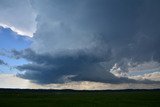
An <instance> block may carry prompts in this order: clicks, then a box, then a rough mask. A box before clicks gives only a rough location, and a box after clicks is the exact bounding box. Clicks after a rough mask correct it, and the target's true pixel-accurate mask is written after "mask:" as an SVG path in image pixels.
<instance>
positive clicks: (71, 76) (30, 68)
mask: <svg viewBox="0 0 160 107" xmlns="http://www.w3.org/2000/svg"><path fill="white" fill-rule="evenodd" d="M13 53H14V55H15V56H16V55H18V56H19V57H21V58H25V59H27V60H28V61H31V62H32V63H30V64H25V65H22V66H17V69H19V70H20V71H26V72H25V73H24V74H17V76H18V77H21V78H24V79H29V80H31V81H32V82H35V83H38V84H51V83H64V82H67V81H68V80H70V81H94V82H103V83H116V84H117V83H147V84H148V83H158V82H153V81H149V80H144V81H136V80H132V79H128V78H125V77H116V76H114V75H113V74H112V73H110V72H108V71H107V69H105V67H104V66H103V64H102V63H103V62H104V61H106V59H105V60H104V59H103V58H98V57H97V56H90V54H86V53H85V52H77V53H76V54H74V55H73V54H72V55H66V54H65V55H56V56H52V55H49V54H37V53H35V52H34V51H32V50H31V49H26V50H24V51H21V52H18V51H17V52H15V51H13Z"/></svg>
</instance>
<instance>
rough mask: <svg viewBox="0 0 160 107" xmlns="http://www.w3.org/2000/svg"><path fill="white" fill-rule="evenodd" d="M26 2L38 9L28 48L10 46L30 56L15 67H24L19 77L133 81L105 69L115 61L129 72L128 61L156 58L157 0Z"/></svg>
mask: <svg viewBox="0 0 160 107" xmlns="http://www.w3.org/2000/svg"><path fill="white" fill-rule="evenodd" d="M31 4H32V6H33V8H34V9H35V11H36V12H37V13H38V16H37V19H36V21H37V31H36V33H35V34H34V37H33V44H32V46H31V50H30V49H28V50H25V51H23V52H17V51H15V52H13V53H15V56H16V57H17V58H20V57H23V58H25V59H27V60H29V61H30V62H32V63H30V64H27V65H22V66H19V67H17V68H18V69H20V70H26V73H25V74H24V75H23V74H22V75H19V76H20V77H22V78H26V79H30V80H33V81H36V82H37V83H52V82H59V81H61V80H60V78H62V77H64V76H65V75H75V76H74V77H70V79H71V80H75V81H99V82H111V83H122V82H137V81H135V80H131V79H127V78H118V77H115V76H114V75H113V74H112V73H110V69H111V68H112V67H113V66H114V65H115V64H117V65H118V66H119V67H120V68H121V70H122V72H128V67H132V66H133V67H134V66H137V65H138V64H141V63H144V62H149V61H156V62H160V47H159V46H160V42H159V41H160V36H159V35H160V30H159V28H160V18H159V17H160V13H159V10H160V7H159V4H160V2H159V0H152V1H151V0H132V1H131V0H130V1H129V0H74V1H72V0H68V1H67V2H66V0H61V1H59V0H48V1H44V0H32V1H31ZM22 53H23V54H22ZM128 63H130V65H128ZM146 81H147V80H146ZM146 81H145V82H146ZM147 82H148V83H149V81H147ZM147 82H146V83H147Z"/></svg>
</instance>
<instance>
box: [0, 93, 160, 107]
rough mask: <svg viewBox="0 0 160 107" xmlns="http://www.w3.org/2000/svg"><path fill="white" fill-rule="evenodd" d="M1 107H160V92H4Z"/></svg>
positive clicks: (0, 100)
mask: <svg viewBox="0 0 160 107" xmlns="http://www.w3.org/2000/svg"><path fill="white" fill-rule="evenodd" d="M0 107H160V90H150V91H147V90H142V91H140V90H134V91H133V90H132V91H131V90H129V91H128V90H126V91H71V90H65V91H37V90H34V91H33V90H0Z"/></svg>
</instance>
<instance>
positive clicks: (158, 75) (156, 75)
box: [129, 72, 160, 81]
mask: <svg viewBox="0 0 160 107" xmlns="http://www.w3.org/2000/svg"><path fill="white" fill-rule="evenodd" d="M129 78H131V79H135V80H146V79H147V80H152V81H160V72H153V73H148V74H143V75H136V76H130V77H129Z"/></svg>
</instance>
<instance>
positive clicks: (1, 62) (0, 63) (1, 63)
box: [0, 59, 8, 65]
mask: <svg viewBox="0 0 160 107" xmlns="http://www.w3.org/2000/svg"><path fill="white" fill-rule="evenodd" d="M0 65H8V64H7V63H5V62H4V61H3V60H1V59H0Z"/></svg>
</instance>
